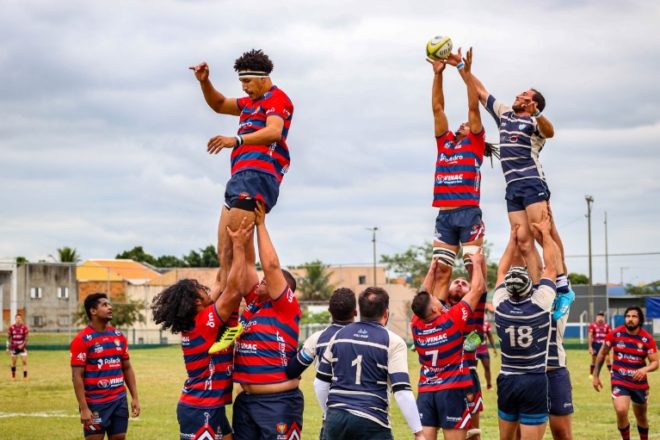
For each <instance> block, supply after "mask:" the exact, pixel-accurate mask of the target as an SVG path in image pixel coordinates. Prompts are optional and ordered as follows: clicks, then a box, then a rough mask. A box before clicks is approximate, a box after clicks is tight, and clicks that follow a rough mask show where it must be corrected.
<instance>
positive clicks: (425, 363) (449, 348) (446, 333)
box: [410, 301, 472, 393]
mask: <svg viewBox="0 0 660 440" xmlns="http://www.w3.org/2000/svg"><path fill="white" fill-rule="evenodd" d="M470 315H472V310H471V309H470V306H469V305H468V304H467V303H466V302H465V301H461V302H459V303H458V304H455V305H453V306H451V308H450V309H449V310H446V311H443V312H442V313H440V315H439V316H437V317H436V318H435V319H433V320H432V321H428V322H427V321H425V320H423V319H419V318H418V317H417V316H414V317H413V319H412V323H411V324H410V329H411V330H412V335H413V341H414V342H415V349H416V350H417V354H418V356H419V363H420V370H419V392H420V393H424V392H430V391H439V390H446V389H453V388H468V387H470V386H471V385H472V378H471V377H470V370H469V369H468V368H467V366H466V365H465V362H464V357H463V341H464V337H463V334H464V333H465V329H466V327H467V324H468V320H469V319H470Z"/></svg>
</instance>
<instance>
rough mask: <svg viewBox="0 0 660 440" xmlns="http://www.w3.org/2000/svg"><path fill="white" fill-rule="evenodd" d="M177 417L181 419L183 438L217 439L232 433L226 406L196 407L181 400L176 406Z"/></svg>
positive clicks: (181, 437)
mask: <svg viewBox="0 0 660 440" xmlns="http://www.w3.org/2000/svg"><path fill="white" fill-rule="evenodd" d="M176 418H177V420H178V421H179V436H180V439H181V440H189V439H191V438H200V439H201V438H213V439H215V438H222V437H223V436H225V435H227V434H231V433H232V431H231V426H230V425H229V420H227V415H226V414H225V407H224V406H219V407H217V408H195V407H193V406H188V405H184V404H182V403H180V402H179V404H178V405H177V407H176Z"/></svg>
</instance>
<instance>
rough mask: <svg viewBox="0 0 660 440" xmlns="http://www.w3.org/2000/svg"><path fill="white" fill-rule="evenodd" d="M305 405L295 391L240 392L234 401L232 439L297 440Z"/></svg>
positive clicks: (302, 398) (300, 393)
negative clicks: (293, 439) (291, 439)
mask: <svg viewBox="0 0 660 440" xmlns="http://www.w3.org/2000/svg"><path fill="white" fill-rule="evenodd" d="M304 406H305V399H304V397H303V393H302V392H301V391H300V390H299V389H298V388H296V389H295V390H291V391H285V392H283V393H272V394H248V393H240V394H239V395H238V396H237V397H236V400H235V401H234V414H233V418H232V425H233V427H234V431H235V432H234V440H261V439H263V440H270V439H277V438H280V437H282V438H285V439H289V438H300V436H301V431H302V424H303V418H302V415H303V407H304ZM296 433H297V434H296ZM296 435H297V437H296Z"/></svg>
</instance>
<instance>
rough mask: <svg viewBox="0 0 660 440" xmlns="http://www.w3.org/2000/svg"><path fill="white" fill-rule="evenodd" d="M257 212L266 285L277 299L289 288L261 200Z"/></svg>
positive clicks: (269, 293) (260, 253) (258, 235)
mask: <svg viewBox="0 0 660 440" xmlns="http://www.w3.org/2000/svg"><path fill="white" fill-rule="evenodd" d="M254 213H255V223H256V225H257V245H258V247H259V261H261V268H262V269H263V271H264V276H265V278H266V285H267V287H268V295H270V297H271V298H272V299H277V298H279V296H280V295H281V294H282V292H284V289H286V288H287V286H288V284H287V282H286V278H284V274H283V273H282V267H281V266H280V259H279V258H278V257H277V252H276V251H275V246H273V242H272V241H271V240H270V235H269V234H268V229H266V210H265V208H264V205H263V204H262V203H261V202H257V208H256V209H255V211H254Z"/></svg>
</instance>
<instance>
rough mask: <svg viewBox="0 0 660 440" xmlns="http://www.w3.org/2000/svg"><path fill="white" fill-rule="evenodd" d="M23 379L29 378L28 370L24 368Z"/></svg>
mask: <svg viewBox="0 0 660 440" xmlns="http://www.w3.org/2000/svg"><path fill="white" fill-rule="evenodd" d="M23 379H27V370H23Z"/></svg>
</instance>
